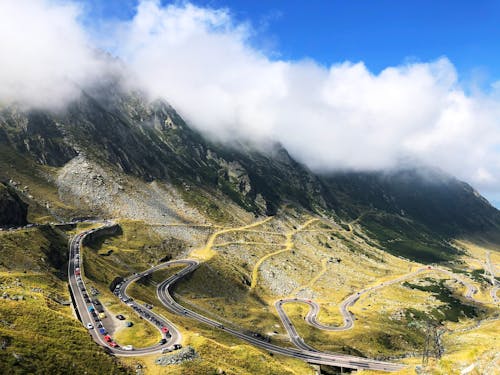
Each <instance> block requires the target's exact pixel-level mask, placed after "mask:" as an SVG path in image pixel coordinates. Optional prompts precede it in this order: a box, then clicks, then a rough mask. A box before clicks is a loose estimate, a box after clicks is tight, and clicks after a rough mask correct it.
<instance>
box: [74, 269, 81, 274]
mask: <svg viewBox="0 0 500 375" xmlns="http://www.w3.org/2000/svg"><path fill="white" fill-rule="evenodd" d="M75 275H76V276H78V275H80V269H79V268H77V269H76V270H75Z"/></svg>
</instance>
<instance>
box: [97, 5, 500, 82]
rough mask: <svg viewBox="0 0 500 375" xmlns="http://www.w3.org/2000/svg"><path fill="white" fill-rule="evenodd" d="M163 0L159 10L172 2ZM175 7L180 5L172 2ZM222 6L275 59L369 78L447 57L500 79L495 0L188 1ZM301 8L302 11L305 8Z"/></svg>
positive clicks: (102, 13)
mask: <svg viewBox="0 0 500 375" xmlns="http://www.w3.org/2000/svg"><path fill="white" fill-rule="evenodd" d="M87 3H89V4H90V5H89V11H90V12H89V13H88V16H89V18H91V19H93V20H94V21H95V20H99V19H110V18H117V19H122V20H126V19H129V18H131V17H132V16H133V14H134V8H135V6H136V4H137V1H135V0H89V1H88V2H87ZM170 3H172V2H170V1H162V5H165V4H170ZM173 3H180V2H173ZM191 3H193V4H196V5H198V6H203V7H210V8H228V9H229V10H230V11H231V13H232V15H233V17H234V19H235V20H237V21H248V22H250V23H251V24H252V26H253V28H254V29H255V30H256V35H255V37H254V40H253V43H254V45H255V46H257V47H258V48H260V49H264V50H266V51H267V52H272V54H274V55H276V57H277V58H280V59H285V60H297V59H302V58H311V59H314V60H315V61H317V62H319V63H322V64H324V65H326V66H329V65H331V64H332V63H336V62H339V61H345V60H349V61H354V62H357V61H363V62H364V63H365V64H366V65H367V67H368V68H369V69H370V70H371V71H372V72H375V73H377V72H379V71H381V70H382V69H384V68H385V67H387V66H395V65H399V64H401V63H405V62H408V61H430V60H435V59H437V58H439V57H441V56H446V57H448V58H449V59H450V60H451V62H452V63H453V64H454V65H455V67H456V68H457V70H458V72H459V74H460V78H461V79H462V80H466V81H467V80H474V81H475V82H476V83H477V82H479V83H480V84H481V85H482V86H483V87H487V86H488V85H489V83H490V82H492V81H495V80H498V79H500V53H499V49H498V42H499V41H500V23H499V22H498V19H499V16H500V2H498V1H484V0H477V1H463V0H455V1H449V0H441V1H429V0H420V1H413V2H410V1H388V0H380V1H370V0H365V1H336V0H332V1H325V0H310V1H307V2H304V1H299V0H267V1H248V0H232V1H227V0H193V1H191ZM305 4H306V5H305Z"/></svg>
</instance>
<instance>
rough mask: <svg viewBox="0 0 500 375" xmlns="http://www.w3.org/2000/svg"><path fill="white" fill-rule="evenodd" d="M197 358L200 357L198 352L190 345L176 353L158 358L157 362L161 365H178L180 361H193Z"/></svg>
mask: <svg viewBox="0 0 500 375" xmlns="http://www.w3.org/2000/svg"><path fill="white" fill-rule="evenodd" d="M196 358H198V353H196V351H195V350H194V348H192V347H191V346H188V347H186V348H183V349H181V350H178V351H176V352H174V353H171V354H168V355H165V356H162V357H159V358H157V359H156V360H155V363H156V364H157V365H160V366H168V365H178V364H179V363H182V362H186V361H192V360H193V359H196Z"/></svg>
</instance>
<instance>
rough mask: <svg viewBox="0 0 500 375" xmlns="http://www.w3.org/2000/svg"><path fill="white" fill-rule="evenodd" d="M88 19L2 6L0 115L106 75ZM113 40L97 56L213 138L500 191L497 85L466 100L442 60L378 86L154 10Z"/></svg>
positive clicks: (58, 98)
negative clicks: (421, 169) (428, 170)
mask: <svg viewBox="0 0 500 375" xmlns="http://www.w3.org/2000/svg"><path fill="white" fill-rule="evenodd" d="M79 14H80V8H79V6H77V5H75V3H74V2H71V1H69V0H68V1H64V2H62V1H50V0H39V1H36V0H19V1H14V0H12V1H7V0H6V1H0V35H2V38H1V39H0V56H2V57H1V58H0V102H2V101H3V102H5V101H13V100H15V101H21V102H25V103H28V104H31V105H44V106H47V105H50V106H53V105H55V104H57V103H64V102H65V101H66V100H67V99H68V98H72V97H74V95H77V90H75V86H74V83H77V84H83V83H85V82H88V81H89V80H91V79H94V78H95V76H96V75H98V74H100V73H101V72H102V70H103V66H102V64H101V63H100V62H99V61H98V60H97V59H96V58H95V57H94V55H93V53H92V52H91V51H92V50H91V49H90V48H89V46H90V47H91V43H90V42H89V40H88V39H89V38H88V36H87V35H89V34H88V33H87V31H88V30H85V29H84V28H83V27H82V26H81V24H80V23H79V22H78V17H79ZM103 30H106V33H107V34H106V35H104V34H101V35H100V37H101V38H100V39H101V40H100V41H98V43H99V45H101V46H106V48H110V49H111V50H112V51H113V52H114V53H116V54H117V55H118V56H119V57H120V58H122V59H123V60H124V61H125V62H126V63H127V64H128V65H129V66H130V67H131V68H132V70H133V71H134V72H135V74H137V76H138V77H139V78H140V79H141V80H142V82H143V83H144V84H145V86H146V87H147V88H148V89H149V90H150V91H151V93H152V94H153V95H158V96H162V97H164V98H166V99H167V100H168V101H170V102H171V104H172V105H173V106H174V107H175V108H177V109H178V110H179V112H180V113H181V114H182V115H183V116H184V117H185V118H186V119H187V120H188V121H189V122H190V123H191V124H192V125H193V126H195V127H197V128H199V129H201V130H202V131H204V132H206V133H210V134H212V135H215V136H217V137H219V138H222V139H234V138H241V137H244V138H248V139H251V140H257V141H258V140H261V139H270V138H271V139H275V140H278V141H280V142H281V143H282V144H283V145H284V146H285V147H286V148H287V149H288V150H289V151H290V152H291V154H292V155H293V156H294V157H295V158H296V159H298V160H299V161H301V162H303V163H305V164H307V165H308V166H309V167H311V168H313V169H316V170H321V171H329V170H330V171H333V170H336V169H354V170H376V169H384V168H390V167H393V166H395V165H397V164H398V162H399V161H401V160H417V161H419V162H423V163H428V164H430V165H433V166H438V167H441V168H442V169H444V170H446V171H448V172H449V173H451V174H454V175H456V176H458V177H459V178H462V179H464V180H466V181H468V182H471V183H472V184H473V185H475V186H477V187H478V188H479V189H481V191H483V192H499V191H500V180H499V178H500V89H499V87H500V84H499V83H496V84H493V85H492V90H491V93H488V94H485V93H481V92H480V91H475V92H473V93H468V92H466V91H465V90H464V89H463V88H462V87H461V85H460V83H459V78H458V77H457V72H456V71H455V68H454V66H453V64H452V63H451V62H450V61H449V60H448V59H447V58H445V57H442V58H438V59H437V60H435V61H432V62H427V63H411V64H405V65H401V66H395V67H388V68H386V69H385V70H383V71H382V72H380V73H378V74H374V73H372V72H370V71H369V70H368V69H367V67H366V66H365V65H364V64H363V63H362V62H359V63H352V62H341V63H337V64H334V65H332V66H330V67H325V66H321V65H318V64H317V63H315V62H314V61H313V60H302V61H282V60H277V59H273V58H271V57H269V55H268V54H266V53H264V52H262V51H260V50H258V49H256V48H254V47H252V46H251V45H250V43H249V40H250V37H253V36H254V35H252V33H253V32H254V31H253V30H252V28H251V26H250V25H248V24H240V23H237V22H235V21H234V19H233V18H232V16H231V14H230V12H229V11H228V10H224V9H210V8H200V7H196V6H194V5H191V4H189V3H175V4H173V5H167V6H161V5H160V2H159V1H154V0H142V1H140V2H139V5H138V8H137V13H136V14H135V16H134V17H133V19H131V20H130V21H129V22H122V23H116V22H115V23H112V24H109V25H107V27H104V28H103ZM92 35H95V30H92Z"/></svg>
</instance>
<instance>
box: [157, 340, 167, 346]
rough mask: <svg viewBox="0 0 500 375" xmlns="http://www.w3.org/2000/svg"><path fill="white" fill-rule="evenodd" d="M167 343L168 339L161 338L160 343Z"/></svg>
mask: <svg viewBox="0 0 500 375" xmlns="http://www.w3.org/2000/svg"><path fill="white" fill-rule="evenodd" d="M166 343H167V339H161V340H160V342H159V343H158V344H160V345H165V344H166Z"/></svg>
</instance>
